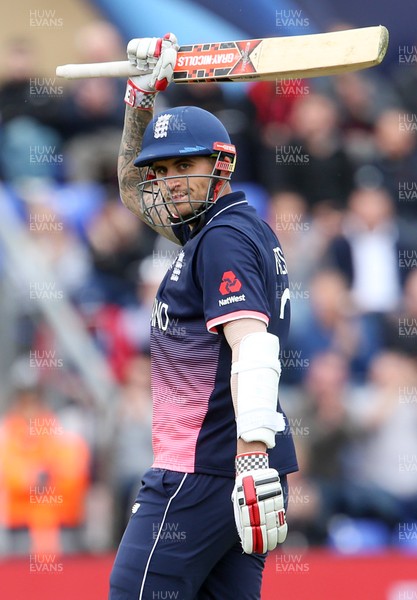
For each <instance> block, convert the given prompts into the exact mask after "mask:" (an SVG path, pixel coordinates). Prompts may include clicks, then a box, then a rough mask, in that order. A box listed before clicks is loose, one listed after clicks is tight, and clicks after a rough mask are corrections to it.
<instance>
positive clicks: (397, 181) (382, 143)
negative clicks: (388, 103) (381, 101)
mask: <svg viewBox="0 0 417 600" xmlns="http://www.w3.org/2000/svg"><path fill="white" fill-rule="evenodd" d="M413 119H414V116H413V115H412V114H409V113H408V112H407V111H405V110H403V109H402V108H391V109H388V110H385V111H383V112H382V113H381V114H380V115H379V117H378V118H377V119H376V121H375V123H374V135H373V137H374V156H373V158H371V159H370V160H369V161H365V162H364V163H363V164H362V167H360V168H359V169H358V170H357V172H356V176H355V179H356V182H357V184H358V185H359V186H360V185H362V186H373V187H384V188H385V189H386V190H387V192H388V193H389V194H390V195H391V197H392V199H393V201H394V204H395V213H396V215H398V216H399V217H402V218H405V219H407V220H411V221H412V222H413V223H414V224H415V223H417V208H416V206H417V203H416V196H417V190H416V186H417V183H416V171H417V145H416V140H417V137H416V135H417V134H416V124H415V123H413ZM407 192H408V194H407ZM413 192H414V193H413Z"/></svg>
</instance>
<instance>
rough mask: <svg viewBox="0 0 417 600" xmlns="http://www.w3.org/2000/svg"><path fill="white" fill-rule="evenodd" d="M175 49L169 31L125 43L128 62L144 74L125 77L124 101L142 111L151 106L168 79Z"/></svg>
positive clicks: (176, 46)
mask: <svg viewBox="0 0 417 600" xmlns="http://www.w3.org/2000/svg"><path fill="white" fill-rule="evenodd" d="M178 48H179V46H178V43H177V38H176V37H175V35H174V34H173V33H167V34H166V35H164V37H163V38H138V39H133V40H130V42H129V43H128V45H127V57H128V59H129V62H130V63H131V64H132V65H134V66H135V67H137V69H138V70H139V71H144V73H143V74H142V75H138V76H137V77H136V76H135V77H131V78H130V79H129V80H128V82H127V88H126V95H125V102H126V104H129V105H130V106H133V107H135V108H141V109H144V110H152V109H153V106H154V103H155V97H156V94H157V93H158V92H162V91H164V90H165V89H166V88H167V87H168V85H169V84H170V82H171V81H172V77H173V74H174V67H175V64H176V62H177V52H178Z"/></svg>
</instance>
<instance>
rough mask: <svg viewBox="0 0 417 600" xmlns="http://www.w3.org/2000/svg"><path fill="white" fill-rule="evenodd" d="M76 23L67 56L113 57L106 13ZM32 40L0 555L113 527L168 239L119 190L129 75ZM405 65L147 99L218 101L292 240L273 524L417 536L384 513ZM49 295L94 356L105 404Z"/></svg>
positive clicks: (405, 517) (310, 532) (410, 335)
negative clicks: (284, 481) (84, 66)
mask: <svg viewBox="0 0 417 600" xmlns="http://www.w3.org/2000/svg"><path fill="white" fill-rule="evenodd" d="M77 44H78V47H79V52H80V62H96V61H105V60H115V59H117V58H122V59H123V56H124V47H125V42H124V41H123V40H122V39H121V38H120V36H119V34H118V33H117V31H116V30H115V29H114V28H113V27H112V26H111V25H110V24H108V23H103V22H95V23H93V24H91V25H89V26H88V27H86V28H85V30H83V31H81V32H80V34H79V39H78V40H77ZM35 50H36V49H34V48H33V47H32V45H31V43H30V42H29V41H28V40H26V39H16V40H13V41H12V42H11V43H10V44H9V46H8V48H7V49H6V52H5V60H6V63H7V64H6V75H5V77H4V78H3V81H2V82H1V84H0V117H1V121H0V142H1V143H0V176H1V201H0V206H1V208H0V213H1V215H0V216H1V218H0V222H1V225H0V288H1V293H0V297H1V299H0V311H1V314H2V318H1V321H3V324H2V325H1V326H0V343H1V344H2V347H3V348H4V349H5V350H4V353H3V358H2V360H1V362H2V364H1V365H0V376H1V378H2V387H1V389H0V408H1V421H0V530H1V535H0V553H3V554H13V553H23V552H30V551H32V552H39V551H57V550H59V551H63V552H76V551H80V550H88V551H97V550H101V549H107V548H112V547H114V545H115V544H116V543H117V541H118V539H119V538H120V535H121V532H122V531H123V528H124V525H125V522H126V519H127V517H128V514H129V511H130V506H131V504H132V500H133V499H134V496H135V493H136V491H137V488H138V486H139V484H140V479H141V475H142V473H143V472H144V471H145V469H146V468H147V467H148V466H149V465H150V464H151V462H152V449H151V438H150V419H151V391H150V375H149V368H150V367H149V317H150V310H151V306H152V302H153V298H154V295H155V292H156V289H157V287H158V283H159V281H160V280H161V278H162V277H163V274H164V272H165V271H166V269H167V268H168V266H169V265H170V264H171V263H172V261H173V260H174V258H175V256H176V253H177V247H176V246H175V245H174V244H171V243H168V242H166V241H164V239H163V238H161V237H160V236H158V235H157V234H155V233H154V232H152V231H151V230H150V229H149V228H147V227H146V226H144V225H143V224H142V223H141V222H140V221H139V220H138V219H136V218H135V217H134V216H133V215H131V214H130V213H129V212H128V210H127V209H125V208H124V207H123V205H122V204H121V202H120V198H119V194H118V186H117V173H116V167H117V154H118V147H119V143H120V137H121V131H122V126H123V116H124V103H123V95H124V86H125V82H124V81H122V80H117V79H86V80H78V81H73V82H71V83H67V82H66V83H63V84H61V82H60V80H58V79H54V80H47V79H46V78H41V77H39V76H38V75H37V69H38V65H37V64H36V51H35ZM416 64H417V63H416V62H410V64H407V65H404V64H401V65H397V66H395V65H394V67H392V69H391V71H390V72H389V73H387V72H386V71H382V70H380V69H373V70H367V71H361V72H356V73H347V74H345V75H340V76H337V77H331V78H319V79H314V80H313V79H312V80H293V81H289V80H283V81H276V82H272V81H271V82H256V83H252V84H245V85H244V86H236V88H237V89H238V91H236V90H231V89H230V88H227V84H226V85H225V86H218V85H216V84H206V85H204V86H203V85H198V86H193V85H190V86H174V85H171V86H170V87H169V88H168V90H167V92H166V93H164V94H159V95H158V98H157V104H156V108H157V110H158V111H162V110H164V108H166V107H168V106H176V105H184V104H193V105H197V106H200V107H202V108H205V109H207V110H210V111H212V112H213V113H214V114H216V115H217V116H218V117H219V118H220V119H221V120H222V122H223V123H224V124H225V126H226V128H227V129H228V130H229V132H230V135H231V137H232V141H233V142H234V143H235V144H236V145H237V148H238V161H237V171H236V174H235V175H234V186H233V187H234V189H235V190H238V189H243V190H244V191H245V192H246V193H247V195H248V199H249V202H250V203H251V204H253V205H254V206H255V207H256V208H257V210H258V212H259V213H260V214H261V216H262V217H263V218H264V219H265V220H266V221H267V222H268V223H269V224H270V226H271V227H272V228H273V229H274V230H275V231H276V233H277V235H278V237H279V239H280V242H281V245H282V246H283V249H284V252H285V254H286V258H287V263H288V265H289V273H290V292H291V299H292V328H291V333H290V339H289V344H288V346H287V348H286V349H285V351H284V352H283V355H282V363H283V375H282V379H281V388H280V389H281V392H280V394H281V399H282V404H283V406H284V407H285V410H286V412H287V414H288V421H289V427H290V428H291V429H292V432H293V434H294V438H295V443H296V446H297V451H298V455H299V462H300V467H301V470H300V472H299V473H298V474H294V475H293V476H291V478H290V487H291V491H290V502H289V510H288V513H289V514H288V518H289V522H290V524H291V526H290V534H289V538H288V543H289V544H294V545H297V546H300V545H301V546H304V547H309V546H315V545H326V546H331V547H335V548H337V549H339V550H342V551H358V550H361V549H369V548H375V547H378V548H379V547H385V546H405V547H407V548H414V549H417V540H416V538H417V535H414V536H413V535H411V534H410V535H408V536H404V535H400V534H399V532H400V533H401V531H403V532H404V531H405V532H407V527H408V526H409V525H410V524H415V525H414V530H413V529H412V528H411V529H409V531H410V532H411V533H412V532H413V531H414V532H415V531H416V528H417V137H416V136H417V101H416V98H417V67H416ZM6 207H7V211H5V209H6ZM11 215H13V218H12V217H11ZM11 229H12V236H11V238H12V240H11V241H9V242H7V240H9V239H10V236H8V235H7V234H8V233H10V230H11ZM13 240H14V241H13ZM13 244H14V246H13ZM13 248H14V249H13ZM19 256H20V260H18V257H19ZM47 282H49V283H47ZM51 282H52V283H51ZM64 304H65V307H66V310H69V311H72V313H71V314H74V315H75V316H76V317H77V319H78V321H77V323H80V327H81V329H82V330H83V331H84V333H87V334H88V335H89V336H90V338H91V339H92V340H93V342H94V346H95V348H96V351H97V354H98V356H99V357H101V358H102V359H104V365H105V369H106V370H107V379H106V381H107V382H108V381H110V382H111V385H110V386H109V389H110V392H109V395H108V400H107V401H108V403H109V406H111V408H109V406H107V407H105V408H104V413H110V415H111V418H110V425H109V424H108V422H107V421H108V420H109V418H108V416H107V421H106V417H103V406H102V405H101V406H98V403H97V402H96V398H95V396H94V392H93V390H92V389H91V386H89V385H88V382H86V381H85V377H83V369H87V370H88V369H89V365H85V364H83V362H84V361H83V355H82V344H81V345H80V343H78V346H77V340H78V342H79V340H80V339H81V338H80V337H79V336H80V333H79V331H78V329H76V328H75V329H74V331H72V332H71V333H72V338H71V340H68V339H67V336H66V334H65V332H63V330H65V324H66V317H64V315H66V314H68V313H64V312H60V311H62V306H63V305H64ZM77 336H78V337H77ZM80 347H81V350H80ZM91 369H93V367H92V366H91ZM98 377H99V374H98ZM106 427H107V428H108V429H106ZM104 431H106V432H107V434H104V433H103V432H104ZM401 528H402V529H401Z"/></svg>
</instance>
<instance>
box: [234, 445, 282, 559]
mask: <svg viewBox="0 0 417 600" xmlns="http://www.w3.org/2000/svg"><path fill="white" fill-rule="evenodd" d="M232 502H233V508H234V513H235V522H236V527H237V530H238V533H239V537H240V540H241V542H242V548H243V552H245V553H246V554H252V553H256V554H264V553H265V552H267V551H268V550H273V549H274V548H276V546H277V545H278V544H281V543H282V542H283V541H284V540H285V538H286V537H287V522H286V518H285V509H284V496H283V493H282V488H281V483H280V479H279V475H278V471H276V470H275V469H270V468H269V462H268V455H267V454H266V453H261V452H259V453H256V454H238V455H237V456H236V482H235V487H234V490H233V493H232Z"/></svg>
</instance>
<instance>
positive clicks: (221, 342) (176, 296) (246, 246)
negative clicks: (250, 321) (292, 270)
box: [151, 192, 298, 477]
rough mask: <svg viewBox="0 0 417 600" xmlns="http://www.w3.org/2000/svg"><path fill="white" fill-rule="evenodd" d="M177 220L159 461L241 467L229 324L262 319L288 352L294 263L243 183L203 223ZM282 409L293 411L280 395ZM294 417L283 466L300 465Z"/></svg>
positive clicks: (161, 302) (158, 373) (161, 318)
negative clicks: (177, 242)
mask: <svg viewBox="0 0 417 600" xmlns="http://www.w3.org/2000/svg"><path fill="white" fill-rule="evenodd" d="M173 229H174V231H175V233H176V235H177V236H178V239H179V240H180V241H181V243H182V244H183V246H182V248H181V250H180V251H179V253H178V255H177V257H176V259H175V260H174V262H173V264H172V265H171V267H170V268H169V270H168V272H167V273H166V275H165V277H164V279H163V280H162V282H161V285H160V287H159V290H158V293H157V296H156V299H155V302H154V306H153V310H152V317H151V354H152V375H151V381H152V398H153V431H152V438H153V451H154V463H153V467H154V468H162V469H169V470H172V471H179V472H185V473H206V474H211V475H223V476H230V477H234V476H235V468H234V459H235V455H236V421H235V414H234V409H233V402H232V396H231V389H230V371H231V357H232V352H231V348H230V347H229V345H228V343H227V341H226V338H225V336H224V334H223V330H222V326H223V325H224V324H225V323H227V322H228V321H231V320H234V319H240V318H245V317H249V318H254V319H259V320H261V321H263V322H264V323H266V325H267V330H268V331H269V332H270V333H273V334H275V335H276V336H278V338H279V340H280V351H281V352H282V351H283V350H284V349H285V344H286V339H287V335H288V328H289V323H290V300H289V289H288V287H289V286H288V274H287V266H286V263H285V258H284V255H283V252H282V249H281V247H280V245H279V242H278V240H277V238H276V236H275V234H274V233H273V231H272V230H271V228H270V227H269V226H268V225H267V224H266V223H265V222H264V221H262V220H261V219H260V218H259V216H258V215H257V213H256V211H255V209H254V208H252V207H251V206H250V205H249V204H248V202H247V200H246V198H245V196H244V194H243V193H241V192H234V193H231V194H227V195H225V196H222V197H220V198H219V199H218V201H217V202H216V204H214V205H213V206H211V207H210V209H209V210H208V211H207V213H206V214H205V215H204V226H203V227H202V228H197V229H196V231H192V232H190V230H189V228H188V227H186V226H182V227H179V226H176V227H174V228H173ZM253 402H254V403H256V398H254V399H253ZM277 410H278V411H280V412H283V411H282V409H281V406H280V404H279V399H278V398H277ZM285 422H286V429H285V431H283V432H280V433H278V434H277V436H276V446H275V448H273V449H271V450H269V451H268V453H269V461H270V466H271V467H273V468H275V469H277V470H278V471H279V473H280V474H281V475H284V474H287V473H290V472H293V471H296V470H297V468H298V467H297V460H296V455H295V450H294V444H293V440H292V435H291V432H290V428H289V426H288V422H287V419H286V418H285Z"/></svg>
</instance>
